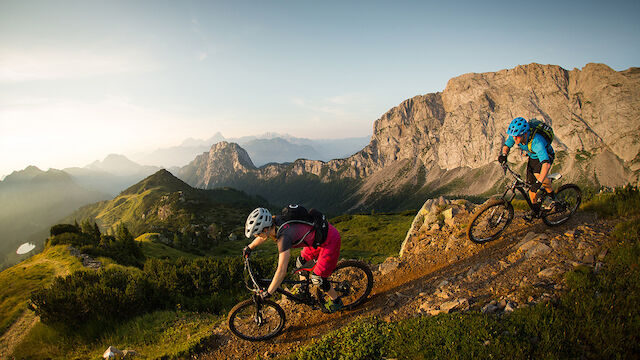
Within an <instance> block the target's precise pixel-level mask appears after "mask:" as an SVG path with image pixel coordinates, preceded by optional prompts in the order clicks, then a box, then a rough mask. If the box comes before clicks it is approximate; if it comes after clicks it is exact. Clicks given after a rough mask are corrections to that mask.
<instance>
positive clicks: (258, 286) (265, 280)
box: [244, 256, 317, 307]
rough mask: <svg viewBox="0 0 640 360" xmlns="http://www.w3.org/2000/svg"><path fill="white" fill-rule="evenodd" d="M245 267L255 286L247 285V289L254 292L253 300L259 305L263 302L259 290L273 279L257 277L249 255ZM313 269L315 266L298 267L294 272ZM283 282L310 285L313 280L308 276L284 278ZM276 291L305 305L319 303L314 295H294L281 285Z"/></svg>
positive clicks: (245, 258)
mask: <svg viewBox="0 0 640 360" xmlns="http://www.w3.org/2000/svg"><path fill="white" fill-rule="evenodd" d="M244 268H245V270H246V271H247V272H248V273H249V278H250V279H251V282H252V283H253V288H251V287H249V286H247V289H249V290H250V291H251V292H253V293H254V295H253V301H254V302H255V303H256V304H257V305H259V304H261V303H262V298H261V297H260V296H259V295H258V292H259V291H260V290H262V289H263V287H264V286H268V285H269V284H270V283H271V280H272V279H268V278H261V279H258V278H257V277H256V274H255V273H254V272H253V269H252V268H251V262H250V261H249V257H248V256H245V257H244ZM312 269H313V268H310V269H304V268H303V269H298V270H296V271H295V272H294V274H295V273H298V272H301V271H311V270H312ZM282 283H283V284H288V285H296V284H301V285H304V284H306V285H307V286H309V285H310V284H311V281H310V280H309V279H308V278H307V279H306V280H289V279H284V280H283V281H282ZM261 285H262V286H261ZM276 292H278V293H280V294H282V295H284V296H285V297H287V298H289V299H291V300H293V301H294V302H296V303H299V304H305V305H308V306H311V307H313V306H315V305H317V301H316V300H315V299H314V298H313V297H308V298H307V297H299V296H296V295H294V294H292V293H290V292H288V291H286V290H284V289H282V288H281V287H278V288H277V289H276Z"/></svg>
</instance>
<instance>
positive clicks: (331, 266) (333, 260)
mask: <svg viewBox="0 0 640 360" xmlns="http://www.w3.org/2000/svg"><path fill="white" fill-rule="evenodd" d="M341 243H342V241H341V238H340V233H339V232H338V230H336V228H335V227H333V225H329V231H328V233H327V240H325V242H324V243H323V244H322V245H321V246H320V247H318V248H317V249H315V250H317V251H318V253H317V258H318V262H317V263H316V266H315V267H314V268H313V274H312V275H311V276H312V277H313V276H314V275H315V276H317V277H320V278H323V280H325V281H326V279H328V278H329V276H331V274H332V273H333V270H335V268H336V266H337V265H338V258H339V257H340V246H341ZM306 249H308V248H305V250H306ZM325 286H326V287H327V288H325V289H323V291H325V292H326V293H327V294H328V295H329V297H331V299H333V300H335V299H337V298H338V297H339V295H338V293H337V292H336V291H335V290H334V289H333V287H332V286H331V285H330V284H329V282H328V281H327V282H326V285H325Z"/></svg>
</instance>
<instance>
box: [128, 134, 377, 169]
mask: <svg viewBox="0 0 640 360" xmlns="http://www.w3.org/2000/svg"><path fill="white" fill-rule="evenodd" d="M369 140H370V137H368V136H367V137H354V138H344V139H319V140H316V139H314V140H312V139H304V138H296V137H292V136H290V135H282V134H277V133H265V134H263V135H259V136H245V137H240V138H225V137H224V136H223V135H222V134H221V133H216V134H215V135H214V136H212V137H211V138H209V139H207V140H198V139H187V140H185V141H184V142H183V143H182V144H181V145H179V146H174V147H169V148H162V149H157V150H155V151H153V152H150V153H144V154H133V155H130V156H131V158H132V159H133V160H135V161H136V162H138V163H140V164H150V165H155V166H161V167H165V168H172V167H182V166H185V165H186V164H188V163H189V162H191V161H192V160H193V159H194V158H195V157H196V156H197V155H200V154H202V153H204V152H208V151H209V149H210V148H211V146H212V145H215V144H217V143H219V142H221V141H226V142H233V143H237V144H240V145H241V146H242V147H243V148H244V149H246V150H247V152H248V153H249V155H250V156H251V159H252V160H253V162H254V164H255V165H256V166H262V165H265V164H267V163H273V162H275V163H283V162H293V161H295V160H297V159H309V160H322V161H329V160H331V159H338V158H343V157H347V156H350V155H353V154H355V153H356V152H358V151H360V150H361V149H362V148H363V147H364V146H366V145H367V144H368V143H369Z"/></svg>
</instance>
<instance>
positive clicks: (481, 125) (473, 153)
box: [181, 64, 640, 211]
mask: <svg viewBox="0 0 640 360" xmlns="http://www.w3.org/2000/svg"><path fill="white" fill-rule="evenodd" d="M516 116H523V117H526V118H533V117H535V118H538V119H541V120H544V121H545V122H547V123H549V124H550V125H552V127H553V129H554V132H555V134H556V139H555V141H554V144H553V145H554V148H555V149H556V152H557V154H558V156H557V160H556V163H555V164H554V171H562V172H563V173H564V174H565V176H566V179H567V180H569V181H579V182H582V183H584V184H592V185H606V186H615V185H622V184H625V183H627V182H637V181H638V180H637V177H638V170H639V169H640V142H639V141H638V139H637V135H638V134H640V68H630V69H628V70H625V71H620V72H618V71H615V70H613V69H611V68H609V67H608V66H606V65H603V64H587V65H586V66H585V67H584V68H582V69H574V70H571V71H568V70H565V69H563V68H561V67H559V66H555V65H540V64H529V65H522V66H518V67H516V68H513V69H508V70H501V71H498V72H490V73H482V74H476V73H471V74H465V75H461V76H459V77H456V78H453V79H451V80H449V82H448V84H447V86H446V88H445V89H444V91H443V92H438V93H432V94H426V95H419V96H416V97H414V98H411V99H408V100H405V101H404V102H402V103H401V104H400V105H398V106H397V107H394V108H393V109H391V110H389V111H388V112H387V113H385V114H384V115H382V117H381V118H380V119H378V120H376V121H375V123H374V132H373V136H372V138H371V142H370V143H369V145H367V146H366V147H365V148H364V149H362V150H361V151H360V152H358V153H356V154H355V155H353V156H351V157H349V158H346V159H338V160H332V161H329V162H326V163H325V162H321V161H309V160H297V161H295V162H294V163H288V164H269V165H265V166H263V167H261V168H259V169H257V168H255V167H254V166H253V164H252V163H251V160H250V159H249V158H248V155H246V152H245V151H244V150H242V149H241V148H240V147H239V146H237V145H235V144H228V143H219V144H217V145H215V146H214V147H212V148H211V151H210V152H209V153H204V154H203V155H200V156H198V157H197V158H196V159H195V160H194V162H192V163H191V164H189V165H188V166H187V167H185V168H184V169H183V170H182V171H181V176H182V178H183V179H185V180H186V181H187V182H188V183H190V184H192V185H195V186H198V187H207V188H211V187H216V186H222V185H227V186H236V187H239V188H241V189H243V190H245V191H249V192H252V193H253V192H255V193H259V194H261V195H263V196H265V197H267V199H269V200H271V201H276V202H278V200H280V201H281V202H286V201H296V198H292V197H293V196H292V195H291V194H292V193H295V194H296V196H298V197H302V200H301V199H299V198H298V199H297V201H304V200H305V199H307V197H305V194H307V193H311V192H313V193H314V194H315V195H316V196H318V195H317V194H318V193H320V194H323V193H325V192H326V189H325V188H326V187H327V186H329V187H336V186H337V187H341V186H342V187H344V190H345V191H343V193H342V196H340V197H339V198H333V199H327V198H326V196H325V197H321V198H322V199H323V201H322V203H321V204H317V206H329V207H331V208H333V209H335V210H336V211H338V210H339V211H344V210H363V209H371V208H375V209H385V210H390V209H397V208H403V207H411V206H414V205H415V204H420V203H422V202H423V201H424V200H423V198H424V197H425V196H430V195H441V194H445V195H446V194H451V195H478V194H485V195H486V194H487V193H488V192H490V191H491V189H492V188H493V187H494V186H495V184H496V182H497V181H498V180H499V179H500V177H501V173H500V171H499V169H498V168H497V166H496V161H495V159H496V157H497V153H498V149H499V148H500V147H501V144H502V143H503V141H504V134H505V130H506V127H507V125H508V124H509V122H510V120H511V119H512V118H514V117H516ZM225 154H226V155H225ZM510 160H511V161H515V162H519V161H523V160H524V157H522V156H521V155H520V154H518V151H512V155H511V158H510ZM301 179H306V180H307V183H306V185H303V184H304V181H303V180H301ZM308 181H311V183H309V182H308ZM291 184H295V186H298V187H300V186H302V187H306V189H305V190H306V192H304V191H298V190H299V189H298V190H294V191H287V190H285V189H284V188H285V187H287V186H288V185H290V186H289V190H291ZM274 188H279V189H281V190H280V191H274V190H273V189H274ZM332 191H335V190H333V189H332ZM283 196H284V197H285V198H286V199H283V198H282V197H283ZM276 197H277V198H276ZM421 200H422V201H421ZM312 205H316V204H312Z"/></svg>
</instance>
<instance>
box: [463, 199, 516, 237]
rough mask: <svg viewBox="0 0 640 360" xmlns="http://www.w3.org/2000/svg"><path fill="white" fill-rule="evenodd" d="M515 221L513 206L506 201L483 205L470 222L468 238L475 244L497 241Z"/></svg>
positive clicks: (490, 202)
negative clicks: (512, 221)
mask: <svg viewBox="0 0 640 360" xmlns="http://www.w3.org/2000/svg"><path fill="white" fill-rule="evenodd" d="M511 220H513V206H512V205H511V203H510V202H507V201H506V200H504V199H493V200H489V201H488V202H487V203H485V204H484V205H482V206H481V207H480V209H478V211H477V212H476V214H475V215H473V217H472V218H471V221H469V226H468V227H467V237H468V238H469V240H471V241H473V242H475V243H479V244H481V243H484V242H487V241H491V240H495V239H496V238H497V237H498V236H499V235H500V233H502V232H503V231H504V229H506V228H507V226H509V224H510V223H511Z"/></svg>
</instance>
